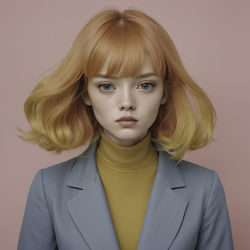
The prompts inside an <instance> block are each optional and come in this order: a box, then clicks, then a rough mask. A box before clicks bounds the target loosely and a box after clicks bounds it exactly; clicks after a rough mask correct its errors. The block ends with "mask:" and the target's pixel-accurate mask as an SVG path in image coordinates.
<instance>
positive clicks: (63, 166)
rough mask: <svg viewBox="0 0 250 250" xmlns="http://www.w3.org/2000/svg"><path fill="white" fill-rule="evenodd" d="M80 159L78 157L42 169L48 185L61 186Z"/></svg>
mask: <svg viewBox="0 0 250 250" xmlns="http://www.w3.org/2000/svg"><path fill="white" fill-rule="evenodd" d="M78 159H79V156H76V157H73V158H71V159H69V160H66V161H63V162H60V163H57V164H55V165H52V166H49V167H45V168H42V169H40V170H41V171H42V172H43V178H44V179H45V180H46V182H47V183H51V184H52V183H54V184H59V182H64V181H65V179H66V177H67V176H68V174H69V173H70V171H71V169H72V168H73V167H74V165H75V164H76V162H77V160H78Z"/></svg>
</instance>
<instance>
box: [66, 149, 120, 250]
mask: <svg viewBox="0 0 250 250" xmlns="http://www.w3.org/2000/svg"><path fill="white" fill-rule="evenodd" d="M95 148H96V144H93V145H92V146H91V147H90V149H89V150H88V151H87V152H86V153H84V155H83V158H79V159H78V160H77V162H76V165H74V166H73V168H72V170H71V172H70V175H69V177H68V182H67V185H68V186H69V187H73V188H77V189H79V192H78V194H77V195H75V196H74V197H73V199H71V200H70V201H69V202H68V204H67V206H68V209H69V212H70V214H71V216H72V218H73V220H74V223H75V224H76V226H77V228H78V230H79V231H80V232H81V234H82V236H83V238H84V240H85V241H86V242H87V244H88V245H89V247H90V248H91V249H109V250H118V249H119V246H118V242H117V239H116V234H115V231H114V227H113V224H112V218H111V216H110V212H109V208H108V204H107V201H106V196H105V192H104V188H103V185H102V182H101V179H100V177H99V173H98V170H97V165H96V161H95ZM86 154H87V155H88V156H87V158H84V157H86Z"/></svg>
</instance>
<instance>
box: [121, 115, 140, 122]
mask: <svg viewBox="0 0 250 250" xmlns="http://www.w3.org/2000/svg"><path fill="white" fill-rule="evenodd" d="M116 121H117V122H120V121H135V122H136V121H137V120H136V119H135V118H134V117H133V116H122V117H120V118H119V119H118V120H116Z"/></svg>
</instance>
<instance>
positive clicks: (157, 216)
mask: <svg viewBox="0 0 250 250" xmlns="http://www.w3.org/2000/svg"><path fill="white" fill-rule="evenodd" d="M96 145H97V144H92V146H91V147H90V148H89V149H88V150H87V152H85V153H84V154H83V155H80V156H78V157H74V158H72V159H70V160H68V161H65V162H62V163H60V164H57V165H54V166H51V167H48V168H44V169H40V170H39V171H38V172H37V174H36V175H35V177H34V179H33V182H32V184H31V186H30V190H29V194H28V199H27V203H26V208H25V212H24V217H23V222H22V226H21V230H20V235H19V241H18V250H52V249H60V250H87V249H88V250H89V249H92V250H115V249H119V245H118V241H117V238H116V234H115V230H114V227H113V224H112V219H111V216H110V213H109V208H108V204H107V201H106V196H105V192H104V189H103V185H102V181H101V178H100V176H99V172H98V169H97V165H96V160H95V153H96ZM169 157H170V154H168V153H167V152H159V158H158V167H157V172H156V175H155V179H154V184H153V187H152V191H151V196H150V199H149V203H148V207H147V211H146V215H145V218H144V223H143V227H142V230H141V234H140V240H139V243H138V246H137V250H165V249H170V250H193V249H196V250H231V249H233V240H232V232H231V226H230V219H229V214H228V209H227V205H226V198H225V193H224V189H223V186H222V184H221V182H220V179H219V177H218V175H217V173H216V172H215V171H214V170H210V169H208V168H205V167H202V166H199V165H196V164H194V163H191V162H188V161H184V160H183V161H182V162H180V163H179V164H178V165H177V166H176V164H175V162H174V161H173V160H171V159H170V158H169ZM132 226H133V225H131V227H132ZM125 250H132V249H125Z"/></svg>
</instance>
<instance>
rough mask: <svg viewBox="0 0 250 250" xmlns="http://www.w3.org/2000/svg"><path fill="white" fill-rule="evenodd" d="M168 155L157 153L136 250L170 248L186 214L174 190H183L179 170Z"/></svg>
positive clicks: (183, 201) (184, 204)
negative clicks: (155, 168) (153, 177)
mask: <svg viewBox="0 0 250 250" xmlns="http://www.w3.org/2000/svg"><path fill="white" fill-rule="evenodd" d="M169 157H170V154H168V153H167V152H164V151H161V152H159V158H158V168H157V172H156V175H155V180H154V184H153V187H152V191H151V195H150V199H149V203H148V207H147V211H146V215H145V218H144V222H143V227H142V231H141V235H140V240H139V243H138V246H137V249H138V250H152V249H169V247H170V245H171V243H172V242H173V240H174V238H175V236H176V234H177V232H178V230H179V228H180V227H181V223H182V220H183V217H184V214H185V210H186V207H187V201H185V200H183V199H182V198H180V196H178V195H177V194H176V193H175V191H174V189H178V188H184V187H185V184H184V182H183V180H182V177H181V175H180V173H179V170H178V168H177V166H176V164H175V162H174V161H173V160H171V159H170V158H169Z"/></svg>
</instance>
